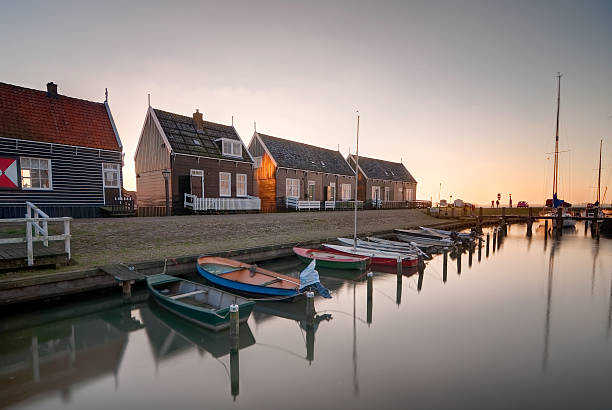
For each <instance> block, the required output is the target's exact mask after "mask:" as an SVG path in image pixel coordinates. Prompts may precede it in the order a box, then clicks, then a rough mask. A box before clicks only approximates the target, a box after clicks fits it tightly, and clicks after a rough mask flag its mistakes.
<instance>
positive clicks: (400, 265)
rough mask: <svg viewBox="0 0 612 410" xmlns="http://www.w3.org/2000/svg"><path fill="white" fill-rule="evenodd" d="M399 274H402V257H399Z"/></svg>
mask: <svg viewBox="0 0 612 410" xmlns="http://www.w3.org/2000/svg"><path fill="white" fill-rule="evenodd" d="M397 276H402V257H401V256H398V257H397Z"/></svg>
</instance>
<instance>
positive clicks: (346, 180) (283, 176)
mask: <svg viewBox="0 0 612 410" xmlns="http://www.w3.org/2000/svg"><path fill="white" fill-rule="evenodd" d="M287 178H292V179H299V180H300V199H302V200H305V199H307V198H308V181H314V182H315V198H314V200H315V201H325V200H327V198H326V197H324V195H323V194H324V187H325V186H329V183H330V182H335V183H336V198H335V200H336V201H341V200H342V184H351V185H354V184H355V179H354V177H349V176H345V175H335V174H326V173H322V172H312V171H300V170H294V169H288V168H280V167H279V168H278V171H277V173H276V196H277V198H284V197H286V194H287ZM353 191H354V188H351V195H353Z"/></svg>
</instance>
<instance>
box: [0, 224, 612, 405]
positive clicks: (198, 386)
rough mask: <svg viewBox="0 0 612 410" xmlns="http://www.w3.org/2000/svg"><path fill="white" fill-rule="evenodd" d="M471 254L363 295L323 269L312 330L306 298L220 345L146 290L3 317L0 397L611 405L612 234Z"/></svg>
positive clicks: (521, 231) (379, 284)
mask: <svg viewBox="0 0 612 410" xmlns="http://www.w3.org/2000/svg"><path fill="white" fill-rule="evenodd" d="M534 228H535V225H534ZM481 258H482V260H481V261H480V262H479V260H478V253H477V252H476V253H475V254H474V256H473V261H472V266H471V267H470V266H469V257H468V254H467V253H465V254H463V255H462V258H461V273H460V274H458V269H457V261H456V259H453V258H449V261H448V275H447V281H446V283H444V281H443V272H442V257H441V256H438V257H436V258H435V259H434V260H432V261H430V262H429V264H428V266H427V269H426V273H425V275H424V276H423V277H422V281H421V282H420V284H419V277H418V275H409V274H406V275H404V276H403V277H402V280H401V284H399V286H398V283H399V282H398V280H397V276H396V275H395V274H392V273H376V274H375V276H374V279H373V288H374V290H373V297H372V303H371V304H368V299H367V285H366V282H365V281H364V279H365V278H364V276H363V275H360V274H359V273H357V272H346V271H345V272H341V271H340V272H333V271H320V273H321V275H322V279H323V280H322V281H323V282H324V284H325V285H326V286H328V287H329V288H331V289H333V290H334V298H333V299H331V300H324V299H318V298H317V300H316V309H317V317H316V320H315V326H314V329H308V326H306V322H305V319H306V318H305V314H304V311H305V309H304V300H299V301H297V302H294V303H267V304H258V306H257V311H255V312H254V313H253V315H252V316H251V317H250V319H249V321H248V325H246V326H242V327H241V329H240V332H241V333H240V336H241V340H240V344H241V349H240V352H239V353H238V354H231V355H230V353H229V338H228V335H227V332H225V333H221V334H213V333H209V332H206V331H203V330H200V329H198V328H195V327H193V326H191V325H190V324H187V323H185V322H183V321H181V320H180V319H177V318H175V317H174V316H173V315H172V314H169V313H167V312H165V311H163V310H161V309H160V308H158V307H157V306H156V305H155V304H154V303H152V302H150V301H144V302H142V303H137V304H135V305H133V306H129V305H124V304H122V303H121V298H120V297H119V298H115V297H105V298H102V299H97V300H89V301H86V302H78V303H74V304H70V305H68V306H63V307H56V308H51V309H46V310H45V311H40V312H30V313H28V314H27V315H24V316H21V317H20V316H18V315H15V316H14V317H3V318H2V323H1V325H0V326H1V327H0V329H2V333H1V334H0V407H3V408H4V407H14V408H24V409H25V408H27V409H54V408H61V409H111V408H113V409H128V408H129V409H148V410H152V409H179V408H194V409H196V408H197V409H223V408H232V409H267V408H272V409H276V408H283V409H292V408H296V409H302V408H309V409H328V408H346V409H371V408H374V407H375V408H399V407H400V406H401V407H402V408H405V407H414V408H519V407H521V408H525V407H530V408H556V409H558V408H611V407H612V389H611V388H610V383H609V377H610V375H612V335H611V333H612V330H611V320H612V296H611V294H612V240H610V239H605V238H601V239H600V240H599V242H597V241H595V240H593V239H591V238H590V235H585V233H584V228H583V225H581V224H579V225H578V228H577V230H576V231H573V232H572V231H565V232H564V236H563V237H562V239H561V240H560V241H555V240H552V239H548V240H547V241H545V240H544V237H543V232H542V230H538V231H534V235H533V237H532V238H531V239H527V238H526V237H525V226H524V225H523V226H521V225H515V226H512V227H510V231H509V235H508V237H507V238H506V239H505V240H504V241H503V243H502V245H501V247H500V248H499V249H497V250H496V251H495V252H493V249H491V252H490V254H489V256H488V257H487V256H486V251H485V249H483V250H482V256H481ZM266 266H267V267H272V268H274V269H277V270H279V271H284V272H297V271H299V269H300V268H301V267H302V265H300V264H299V262H297V261H296V260H294V259H286V260H281V261H275V262H274V263H270V264H267V265H266ZM194 277H195V275H194ZM419 287H420V289H421V290H420V292H419V291H418V288H419Z"/></svg>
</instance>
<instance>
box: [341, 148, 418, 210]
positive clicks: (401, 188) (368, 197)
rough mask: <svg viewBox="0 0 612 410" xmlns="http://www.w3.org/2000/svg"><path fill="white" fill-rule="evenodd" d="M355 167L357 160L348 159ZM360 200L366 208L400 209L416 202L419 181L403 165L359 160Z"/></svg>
mask: <svg viewBox="0 0 612 410" xmlns="http://www.w3.org/2000/svg"><path fill="white" fill-rule="evenodd" d="M347 161H348V163H349V164H350V165H351V167H352V168H354V167H355V156H354V155H349V157H348V159H347ZM358 175H359V181H358V184H357V198H358V199H359V200H360V201H364V202H365V206H366V208H370V207H372V208H380V207H382V208H399V207H405V206H409V204H410V203H411V202H413V201H415V200H416V187H417V181H416V180H415V179H414V177H413V176H412V175H411V174H410V172H409V171H408V170H407V169H406V167H405V166H404V164H402V163H400V162H391V161H383V160H381V159H374V158H368V157H362V156H360V157H359V174H358Z"/></svg>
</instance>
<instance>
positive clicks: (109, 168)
mask: <svg viewBox="0 0 612 410" xmlns="http://www.w3.org/2000/svg"><path fill="white" fill-rule="evenodd" d="M115 167H116V169H115ZM106 172H116V173H117V185H116V186H115V185H106ZM102 186H103V187H104V188H116V189H120V188H121V167H120V166H119V164H117V163H113V162H103V163H102Z"/></svg>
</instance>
